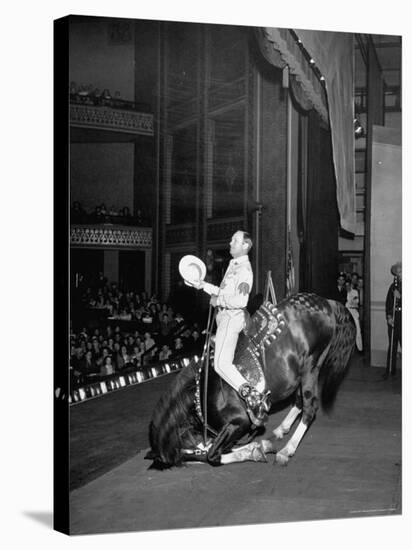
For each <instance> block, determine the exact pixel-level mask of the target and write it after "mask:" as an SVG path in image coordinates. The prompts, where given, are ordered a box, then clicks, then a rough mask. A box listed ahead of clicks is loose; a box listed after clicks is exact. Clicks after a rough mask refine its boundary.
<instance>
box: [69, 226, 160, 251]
mask: <svg viewBox="0 0 412 550" xmlns="http://www.w3.org/2000/svg"><path fill="white" fill-rule="evenodd" d="M70 245H71V246H75V247H77V246H79V247H81V246H84V247H91V246H92V247H95V246H98V247H100V246H107V247H109V246H110V247H116V248H117V247H119V248H123V247H124V248H140V249H143V248H150V247H151V246H152V229H151V228H150V227H126V226H120V225H112V226H110V227H106V226H97V225H94V226H91V225H72V226H71V227H70Z"/></svg>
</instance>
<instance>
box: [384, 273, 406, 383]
mask: <svg viewBox="0 0 412 550" xmlns="http://www.w3.org/2000/svg"><path fill="white" fill-rule="evenodd" d="M391 273H392V275H393V277H394V279H393V283H392V284H391V286H390V287H389V289H388V293H387V295H386V301H385V313H386V322H387V325H388V339H389V346H388V352H387V357H386V371H385V374H384V375H383V378H385V379H386V378H388V377H389V375H391V376H395V375H396V356H397V353H398V346H399V345H401V346H402V263H401V262H397V263H396V264H394V265H393V266H392V267H391Z"/></svg>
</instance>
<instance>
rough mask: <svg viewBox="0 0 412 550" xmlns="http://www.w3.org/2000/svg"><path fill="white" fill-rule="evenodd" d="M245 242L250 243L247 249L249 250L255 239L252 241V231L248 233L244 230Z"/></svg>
mask: <svg viewBox="0 0 412 550" xmlns="http://www.w3.org/2000/svg"><path fill="white" fill-rule="evenodd" d="M243 242H245V243H247V245H248V249H247V251H248V252H249V250H250V249H251V248H252V246H253V241H252V237H251V235H250V233H248V232H247V231H243Z"/></svg>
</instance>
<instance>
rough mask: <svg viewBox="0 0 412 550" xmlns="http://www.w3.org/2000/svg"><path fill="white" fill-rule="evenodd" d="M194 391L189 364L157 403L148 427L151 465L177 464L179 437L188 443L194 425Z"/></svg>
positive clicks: (192, 372)
mask: <svg viewBox="0 0 412 550" xmlns="http://www.w3.org/2000/svg"><path fill="white" fill-rule="evenodd" d="M195 388H196V382H195V370H194V368H193V367H192V365H189V366H187V367H185V368H184V369H183V370H182V371H180V373H179V374H178V375H177V377H176V378H175V379H174V381H173V383H172V385H171V387H170V388H169V390H168V391H167V392H166V393H165V394H164V395H163V396H162V397H161V399H160V401H159V402H158V403H157V405H156V408H155V410H154V413H153V416H152V420H151V422H150V426H149V441H150V445H151V449H152V458H154V460H155V464H156V462H157V463H158V464H160V463H161V464H162V466H163V467H170V466H179V465H181V463H182V459H181V448H182V436H183V435H185V437H186V438H189V440H190V439H191V438H192V436H191V428H193V426H194V423H196V422H197V420H196V416H195V415H194V408H195V406H194V396H195ZM192 443H194V441H192Z"/></svg>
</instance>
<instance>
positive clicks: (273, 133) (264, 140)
mask: <svg viewBox="0 0 412 550" xmlns="http://www.w3.org/2000/svg"><path fill="white" fill-rule="evenodd" d="M261 74H262V84H261V89H262V98H261V102H262V113H261V128H262V134H261V137H260V140H261V156H260V159H259V162H260V164H261V167H260V173H261V182H260V185H261V202H262V204H263V211H262V218H261V222H262V223H261V236H260V242H261V251H260V261H261V278H262V280H261V288H262V289H263V288H264V282H265V278H266V273H267V271H268V270H271V271H272V279H273V283H274V288H275V292H276V297H277V299H278V300H279V299H281V298H283V297H284V295H285V290H286V289H285V275H286V263H285V252H286V193H287V173H286V170H287V164H286V162H287V95H286V92H285V90H284V89H283V88H282V86H281V81H282V80H281V73H280V71H278V70H276V69H274V68H273V67H270V66H268V65H266V66H265V69H264V70H263V71H262V73H261Z"/></svg>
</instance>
